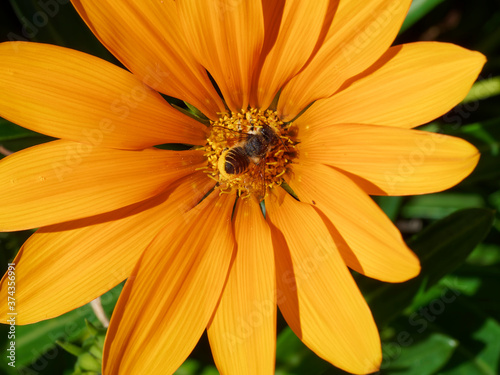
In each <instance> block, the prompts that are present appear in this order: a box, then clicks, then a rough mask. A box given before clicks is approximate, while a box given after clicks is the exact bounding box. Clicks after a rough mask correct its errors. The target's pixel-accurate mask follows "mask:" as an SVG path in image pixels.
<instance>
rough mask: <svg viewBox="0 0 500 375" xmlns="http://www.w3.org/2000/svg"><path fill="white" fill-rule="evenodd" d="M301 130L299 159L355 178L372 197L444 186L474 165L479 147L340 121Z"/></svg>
mask: <svg viewBox="0 0 500 375" xmlns="http://www.w3.org/2000/svg"><path fill="white" fill-rule="evenodd" d="M309 130H310V131H308V130H304V131H303V132H302V136H301V141H302V143H301V144H300V152H301V156H300V157H301V158H302V159H303V160H305V159H307V160H309V161H313V162H319V163H324V164H328V165H331V166H333V167H337V168H341V169H343V170H345V171H347V172H348V173H351V174H354V175H356V176H357V177H360V178H361V180H363V179H364V180H365V181H361V182H360V183H361V184H362V186H363V189H365V191H366V192H367V193H368V194H372V195H412V194H426V193H434V192H437V191H441V190H445V189H448V188H450V187H452V186H454V185H456V184H458V183H459V182H460V181H462V180H463V179H464V178H465V177H467V176H468V175H469V174H470V173H471V172H472V171H473V170H474V168H475V166H476V164H477V162H478V160H479V152H478V150H477V149H476V148H475V147H474V146H472V145H471V144H470V143H468V142H466V141H464V140H463V139H460V138H455V137H450V136H446V135H442V134H436V133H429V132H423V131H419V130H408V129H400V128H394V127H385V126H376V125H360V124H341V125H332V126H329V127H324V128H321V129H318V130H317V131H316V129H314V126H311V129H309Z"/></svg>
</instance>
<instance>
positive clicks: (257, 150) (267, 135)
mask: <svg viewBox="0 0 500 375" xmlns="http://www.w3.org/2000/svg"><path fill="white" fill-rule="evenodd" d="M239 136H240V140H239V142H237V143H236V144H235V145H234V146H232V147H230V148H229V149H227V150H225V151H224V152H223V153H222V155H221V157H220V158H219V161H218V169H219V173H220V174H221V175H222V176H223V177H225V178H226V179H228V180H230V179H233V178H235V177H238V176H240V175H243V174H244V173H246V172H248V171H249V169H250V167H251V165H252V164H254V165H256V166H257V168H258V169H257V172H256V173H253V178H254V180H257V181H253V183H251V182H249V186H250V185H252V186H253V188H252V189H251V190H252V192H253V193H254V194H255V195H256V196H257V197H258V198H259V200H262V199H264V196H265V192H266V184H265V162H264V159H265V158H266V156H267V154H268V152H269V151H270V150H272V149H273V147H274V146H276V145H277V144H278V143H279V142H282V140H281V138H280V137H279V135H278V134H277V132H276V131H275V130H274V129H273V128H272V127H271V126H269V125H267V124H264V125H262V126H261V127H258V128H257V129H255V128H254V129H252V130H251V131H250V132H248V133H243V134H241V133H240V134H239ZM241 138H243V139H241Z"/></svg>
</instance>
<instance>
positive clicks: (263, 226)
mask: <svg viewBox="0 0 500 375" xmlns="http://www.w3.org/2000/svg"><path fill="white" fill-rule="evenodd" d="M235 217H236V219H235V233H236V243H237V245H238V248H237V253H236V258H235V260H234V263H233V265H232V267H231V271H230V273H229V279H228V281H227V284H226V287H225V289H224V293H223V294H222V298H221V301H220V303H219V306H218V307H217V310H216V312H215V315H214V317H213V320H212V323H211V324H210V325H209V327H208V338H209V339H210V346H211V348H212V353H213V356H214V359H215V363H216V364H217V367H218V369H219V371H220V373H222V374H241V375H245V374H248V375H250V374H252V375H253V374H262V375H265V374H274V361H275V353H276V297H275V295H276V281H275V269H274V255H273V244H272V241H271V232H270V230H269V227H268V225H267V223H266V221H265V220H264V217H263V215H262V212H261V210H260V206H259V204H258V203H257V201H255V200H253V199H240V200H238V203H237V205H236V212H235Z"/></svg>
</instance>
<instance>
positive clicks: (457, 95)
mask: <svg viewBox="0 0 500 375" xmlns="http://www.w3.org/2000/svg"><path fill="white" fill-rule="evenodd" d="M485 61H486V59H485V57H484V56H483V55H482V54H480V53H479V52H473V51H469V50H466V49H464V48H461V47H458V46H455V45H453V44H448V43H436V42H423V43H411V44H404V45H401V46H396V47H392V48H390V49H389V50H388V51H387V52H386V53H385V54H384V55H383V56H382V58H381V59H380V60H379V61H377V63H376V64H374V65H373V66H372V67H370V68H369V69H367V70H366V71H365V72H363V73H362V74H360V75H359V76H358V77H356V78H355V81H354V82H352V84H351V85H350V86H348V87H347V88H346V89H345V90H342V91H340V92H338V93H337V94H335V95H333V96H332V97H330V98H328V99H324V100H319V101H318V102H316V103H314V104H313V105H312V106H311V107H310V108H309V109H308V110H307V111H306V112H305V113H304V114H303V115H301V116H300V117H299V118H298V119H297V121H296V122H295V123H296V125H298V126H300V125H301V124H314V126H318V127H324V126H330V125H331V124H342V123H360V124H376V125H385V126H397V127H402V128H412V127H415V126H418V125H422V124H424V123H426V122H428V121H431V120H433V119H435V118H436V117H438V116H441V115H442V114H444V113H446V112H448V111H449V110H450V109H451V108H453V107H454V106H455V105H456V104H458V103H459V102H460V101H461V100H462V99H463V98H464V97H465V96H466V95H467V93H468V92H469V89H470V87H471V86H472V84H473V83H474V81H475V79H476V78H477V76H478V74H479V72H480V71H481V68H482V67H483V65H484V63H485Z"/></svg>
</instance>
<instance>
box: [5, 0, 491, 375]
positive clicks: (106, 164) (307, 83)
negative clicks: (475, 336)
mask: <svg viewBox="0 0 500 375" xmlns="http://www.w3.org/2000/svg"><path fill="white" fill-rule="evenodd" d="M410 2H411V1H410V0H404V1H400V0H390V1H389V0H370V1H368V2H362V3H361V2H356V1H346V0H342V1H329V0H317V1H292V0H288V1H285V0H283V1H268V2H265V1H261V0H246V1H238V0H217V1H216V0H213V1H208V0H207V1H198V0H177V1H173V0H164V1H155V2H152V1H120V2H118V1H111V0H107V1H102V0H101V1H95V0H74V1H73V4H74V5H75V7H76V8H77V10H78V11H79V13H80V14H81V16H82V17H83V18H84V20H85V21H86V23H87V24H88V25H89V27H90V28H91V29H92V31H93V32H94V34H95V35H96V36H97V37H98V38H99V39H100V40H101V41H102V43H103V44H104V45H105V46H106V47H107V48H108V49H109V50H110V51H111V52H112V53H113V54H114V55H115V56H116V57H117V58H118V59H119V60H120V61H121V62H122V63H123V64H124V65H125V66H126V67H127V68H128V69H129V71H130V72H128V71H126V70H123V69H121V68H118V67H116V66H114V65H112V64H110V63H107V62H105V61H102V60H99V59H97V58H95V57H92V56H89V55H86V54H84V53H81V52H77V51H72V50H68V49H65V48H61V47H55V46H50V45H43V44H34V43H22V42H12V43H4V44H2V45H0V115H2V116H4V117H5V118H7V119H8V120H10V121H13V122H16V123H18V124H20V125H22V126H24V127H27V128H29V129H32V130H35V131H38V132H41V133H44V134H47V135H50V136H53V137H56V138H60V140H56V141H53V142H49V143H46V144H42V145H38V146H35V147H32V148H30V149H27V150H23V151H20V152H17V153H15V154H13V155H11V156H9V157H6V158H5V159H4V160H3V161H2V162H1V163H0V181H1V186H2V196H1V197H0V230H4V231H12V230H21V229H27V228H36V227H41V229H39V230H38V231H37V232H36V233H35V234H34V235H33V236H32V237H30V238H29V239H28V241H27V242H26V243H25V244H24V246H23V248H22V249H21V251H20V252H19V254H18V256H17V257H16V259H15V263H16V265H17V266H16V273H17V291H16V298H17V312H18V323H20V324H27V323H31V322H36V321H39V320H42V319H48V318H51V317H54V316H57V315H60V314H62V313H64V312H67V311H69V310H71V309H74V308H76V307H78V306H81V305H83V304H85V303H87V302H89V301H91V300H92V299H94V298H96V297H97V296H99V295H101V294H103V293H104V292H106V291H107V290H109V289H110V288H112V287H113V286H115V285H117V284H118V283H119V282H121V281H122V280H124V279H125V278H128V281H127V283H126V285H125V287H124V289H123V292H122V295H121V296H120V299H119V301H118V304H117V306H116V308H115V312H114V314H113V317H112V320H111V325H110V327H109V331H108V335H107V339H106V344H105V350H104V359H103V373H104V374H106V375H108V374H118V373H120V374H170V373H172V372H174V371H175V369H176V368H178V366H179V365H180V364H181V363H182V362H183V361H184V360H185V358H186V357H187V356H188V355H189V353H190V352H191V350H192V349H193V347H194V346H195V345H196V343H197V341H198V339H199V337H200V336H201V335H202V333H203V331H204V330H205V329H206V328H207V327H208V328H207V330H208V336H209V339H210V344H211V347H212V351H213V355H214V358H215V362H216V364H217V366H218V368H219V370H220V372H221V373H223V374H272V373H274V356H275V334H276V305H279V307H280V310H281V312H282V314H283V316H284V317H285V319H286V320H287V322H288V324H289V325H290V327H291V328H292V329H293V330H294V331H295V333H296V334H297V335H298V336H299V337H300V338H301V339H302V341H303V342H304V343H305V344H306V345H308V346H309V347H310V348H311V349H312V350H313V351H314V352H316V353H317V354H318V355H319V356H320V357H322V358H324V359H326V360H327V361H330V362H331V363H332V364H334V365H335V366H338V367H340V368H342V369H345V370H347V371H349V372H352V373H357V374H365V373H370V372H373V371H376V370H377V369H378V367H379V364H380V361H381V350H380V340H379V337H378V333H377V328H376V326H375V323H374V321H373V318H372V316H371V313H370V311H369V308H368V306H367V305H366V303H365V301H364V299H363V297H362V295H361V293H360V292H359V290H358V288H357V286H356V285H355V283H354V281H353V278H352V277H351V274H350V272H349V271H348V268H347V267H349V268H351V269H353V270H355V271H357V272H360V273H362V274H364V275H366V276H369V277H373V278H376V279H379V280H383V281H388V282H401V281H404V280H407V279H409V278H412V277H414V276H415V275H417V274H418V272H419V262H418V260H417V258H416V257H415V256H414V254H413V253H412V252H411V251H410V250H409V249H408V248H407V247H406V245H405V243H404V242H403V240H402V238H401V236H400V234H399V232H398V231H397V229H396V228H395V227H394V225H393V224H392V223H391V222H390V220H389V219H388V218H387V217H386V216H385V215H384V214H383V213H382V211H381V210H380V209H379V208H378V206H377V205H376V204H375V203H374V202H373V201H372V200H371V199H370V198H369V196H368V195H369V194H372V195H407V194H424V193H430V192H436V191H440V190H443V189H446V188H449V187H451V186H453V185H455V184H457V183H458V182H460V181H461V180H462V179H463V178H465V177H466V176H467V175H468V174H469V173H470V172H471V171H472V170H473V169H474V167H475V165H476V163H477V161H478V158H479V154H478V151H477V150H476V149H475V148H474V147H473V146H471V145H470V144H468V143H467V142H465V141H463V140H460V139H456V138H452V137H447V136H443V135H438V134H431V133H426V132H421V131H418V130H410V129H411V128H413V127H415V126H418V125H421V124H424V123H426V122H428V121H430V120H432V119H434V118H436V117H438V116H440V115H442V114H443V113H445V112H446V111H448V110H449V109H451V108H452V107H453V106H454V105H456V104H457V103H458V102H459V101H460V100H461V99H463V97H464V96H465V95H466V93H467V92H468V90H469V88H470V86H471V85H472V83H473V81H474V80H475V79H476V77H477V75H478V73H479V71H480V70H481V67H482V66H483V64H484V61H485V58H484V56H482V55H481V54H479V53H477V52H471V51H468V50H465V49H463V48H460V47H458V46H455V45H450V44H446V43H431V42H430V43H414V44H405V45H400V46H394V47H390V45H391V43H392V42H393V40H394V38H395V36H396V34H397V32H398V30H399V27H400V26H401V23H402V22H403V19H404V17H405V15H406V12H407V10H408V7H409V4H410ZM207 72H208V73H209V74H210V76H211V77H212V78H213V80H211V79H210V78H209V75H208V74H207ZM212 82H215V83H216V84H217V88H216V87H214V85H213V84H212ZM218 90H220V93H221V96H220V95H219V94H218ZM158 92H161V93H163V94H166V95H168V96H172V97H176V98H178V99H181V100H183V101H185V102H187V103H189V104H190V105H191V106H194V107H196V108H197V109H198V110H199V111H201V112H202V113H203V114H204V115H205V116H206V117H207V118H208V119H210V120H211V122H210V124H208V127H207V126H206V125H204V124H202V123H201V122H199V121H197V120H196V119H194V118H193V117H190V116H187V115H185V114H184V113H182V112H181V111H178V110H177V109H174V108H173V107H172V106H171V105H169V104H168V103H167V102H166V101H165V100H164V99H163V98H162V96H160V94H159V93H158ZM207 123H208V121H207ZM167 143H170V144H185V145H190V146H194V147H186V148H185V150H181V151H172V150H165V149H159V148H155V147H154V146H156V145H161V144H167ZM285 181H286V182H287V184H284V182H285ZM285 185H288V186H289V187H290V188H291V190H293V192H294V193H295V194H296V197H298V200H297V199H294V198H293V197H292V196H291V195H290V193H288V192H286V191H285V190H284V189H283V188H282V187H284V186H285ZM287 190H288V191H290V189H288V188H287ZM264 195H265V196H266V199H265V200H264V202H265V211H266V217H265V218H264V216H263V215H262V212H261V207H260V206H259V204H258V201H259V199H260V198H262V197H263V196H264ZM256 198H257V199H256ZM134 266H135V267H134ZM1 293H2V295H3V296H4V297H2V298H3V300H4V301H5V300H6V297H5V296H6V293H7V283H6V280H5V278H4V280H2V285H1ZM47 295H50V301H48V300H47ZM1 316H2V319H3V320H4V321H5V316H6V306H3V305H2V307H1Z"/></svg>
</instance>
